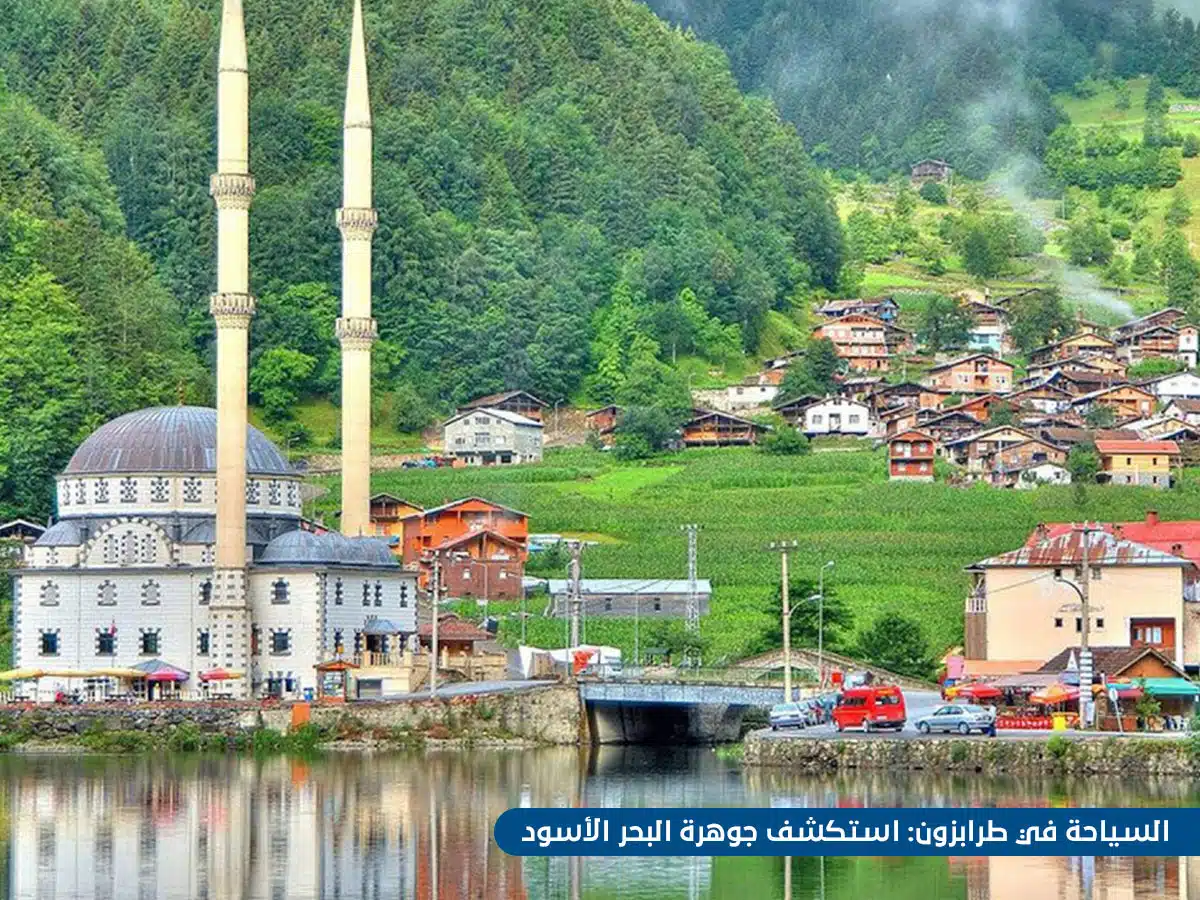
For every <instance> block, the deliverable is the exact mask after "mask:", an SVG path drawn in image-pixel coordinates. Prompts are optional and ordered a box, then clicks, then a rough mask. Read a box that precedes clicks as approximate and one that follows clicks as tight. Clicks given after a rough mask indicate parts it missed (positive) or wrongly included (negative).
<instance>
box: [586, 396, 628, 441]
mask: <svg viewBox="0 0 1200 900" xmlns="http://www.w3.org/2000/svg"><path fill="white" fill-rule="evenodd" d="M585 418H586V420H587V427H588V431H590V432H592V433H593V434H595V435H596V436H598V437H599V438H600V439H601V441H602V442H603V443H605V444H608V443H611V438H612V435H613V434H614V432H616V430H617V423H618V422H619V421H620V419H621V407H619V406H617V405H616V404H615V403H610V404H609V405H608V406H602V407H600V408H599V409H593V410H592V411H591V412H589V413H588V414H587V416H586V417H585Z"/></svg>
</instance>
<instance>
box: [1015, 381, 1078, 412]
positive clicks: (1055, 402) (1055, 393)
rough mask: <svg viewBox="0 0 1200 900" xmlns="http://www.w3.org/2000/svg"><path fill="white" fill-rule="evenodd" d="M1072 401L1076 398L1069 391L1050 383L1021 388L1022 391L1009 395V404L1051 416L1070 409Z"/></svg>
mask: <svg viewBox="0 0 1200 900" xmlns="http://www.w3.org/2000/svg"><path fill="white" fill-rule="evenodd" d="M1072 399H1074V398H1073V397H1072V396H1071V394H1070V393H1069V392H1068V391H1066V390H1064V389H1063V388H1060V387H1055V386H1054V385H1053V384H1050V383H1049V382H1042V383H1041V384H1035V385H1031V386H1029V387H1025V388H1021V390H1019V391H1015V392H1013V393H1011V394H1009V395H1008V400H1009V402H1011V403H1014V404H1016V405H1017V406H1019V407H1021V408H1023V409H1030V410H1036V411H1037V412H1041V413H1047V414H1050V415H1054V414H1056V413H1061V412H1063V411H1065V410H1068V409H1070V408H1071V400H1072Z"/></svg>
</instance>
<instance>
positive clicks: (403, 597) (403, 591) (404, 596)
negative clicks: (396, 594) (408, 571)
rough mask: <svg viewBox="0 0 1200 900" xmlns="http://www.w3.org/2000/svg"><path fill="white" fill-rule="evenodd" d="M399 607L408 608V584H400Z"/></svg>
mask: <svg viewBox="0 0 1200 900" xmlns="http://www.w3.org/2000/svg"><path fill="white" fill-rule="evenodd" d="M400 608H401V609H408V585H407V584H402V585H400Z"/></svg>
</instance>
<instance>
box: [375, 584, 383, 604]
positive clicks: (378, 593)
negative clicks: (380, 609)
mask: <svg viewBox="0 0 1200 900" xmlns="http://www.w3.org/2000/svg"><path fill="white" fill-rule="evenodd" d="M375 605H376V606H383V584H382V583H380V582H378V581H377V582H375Z"/></svg>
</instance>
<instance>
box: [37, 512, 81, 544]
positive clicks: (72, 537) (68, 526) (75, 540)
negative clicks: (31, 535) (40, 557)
mask: <svg viewBox="0 0 1200 900" xmlns="http://www.w3.org/2000/svg"><path fill="white" fill-rule="evenodd" d="M82 543H83V535H82V534H81V533H80V531H79V526H78V525H77V524H76V523H75V522H72V521H71V520H70V519H63V520H62V521H61V522H55V523H54V524H53V525H51V526H50V527H49V528H47V529H46V530H45V531H44V532H42V536H41V537H40V538H38V539H37V541H35V542H34V545H33V546H35V547H78V546H79V545H81V544H82Z"/></svg>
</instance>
